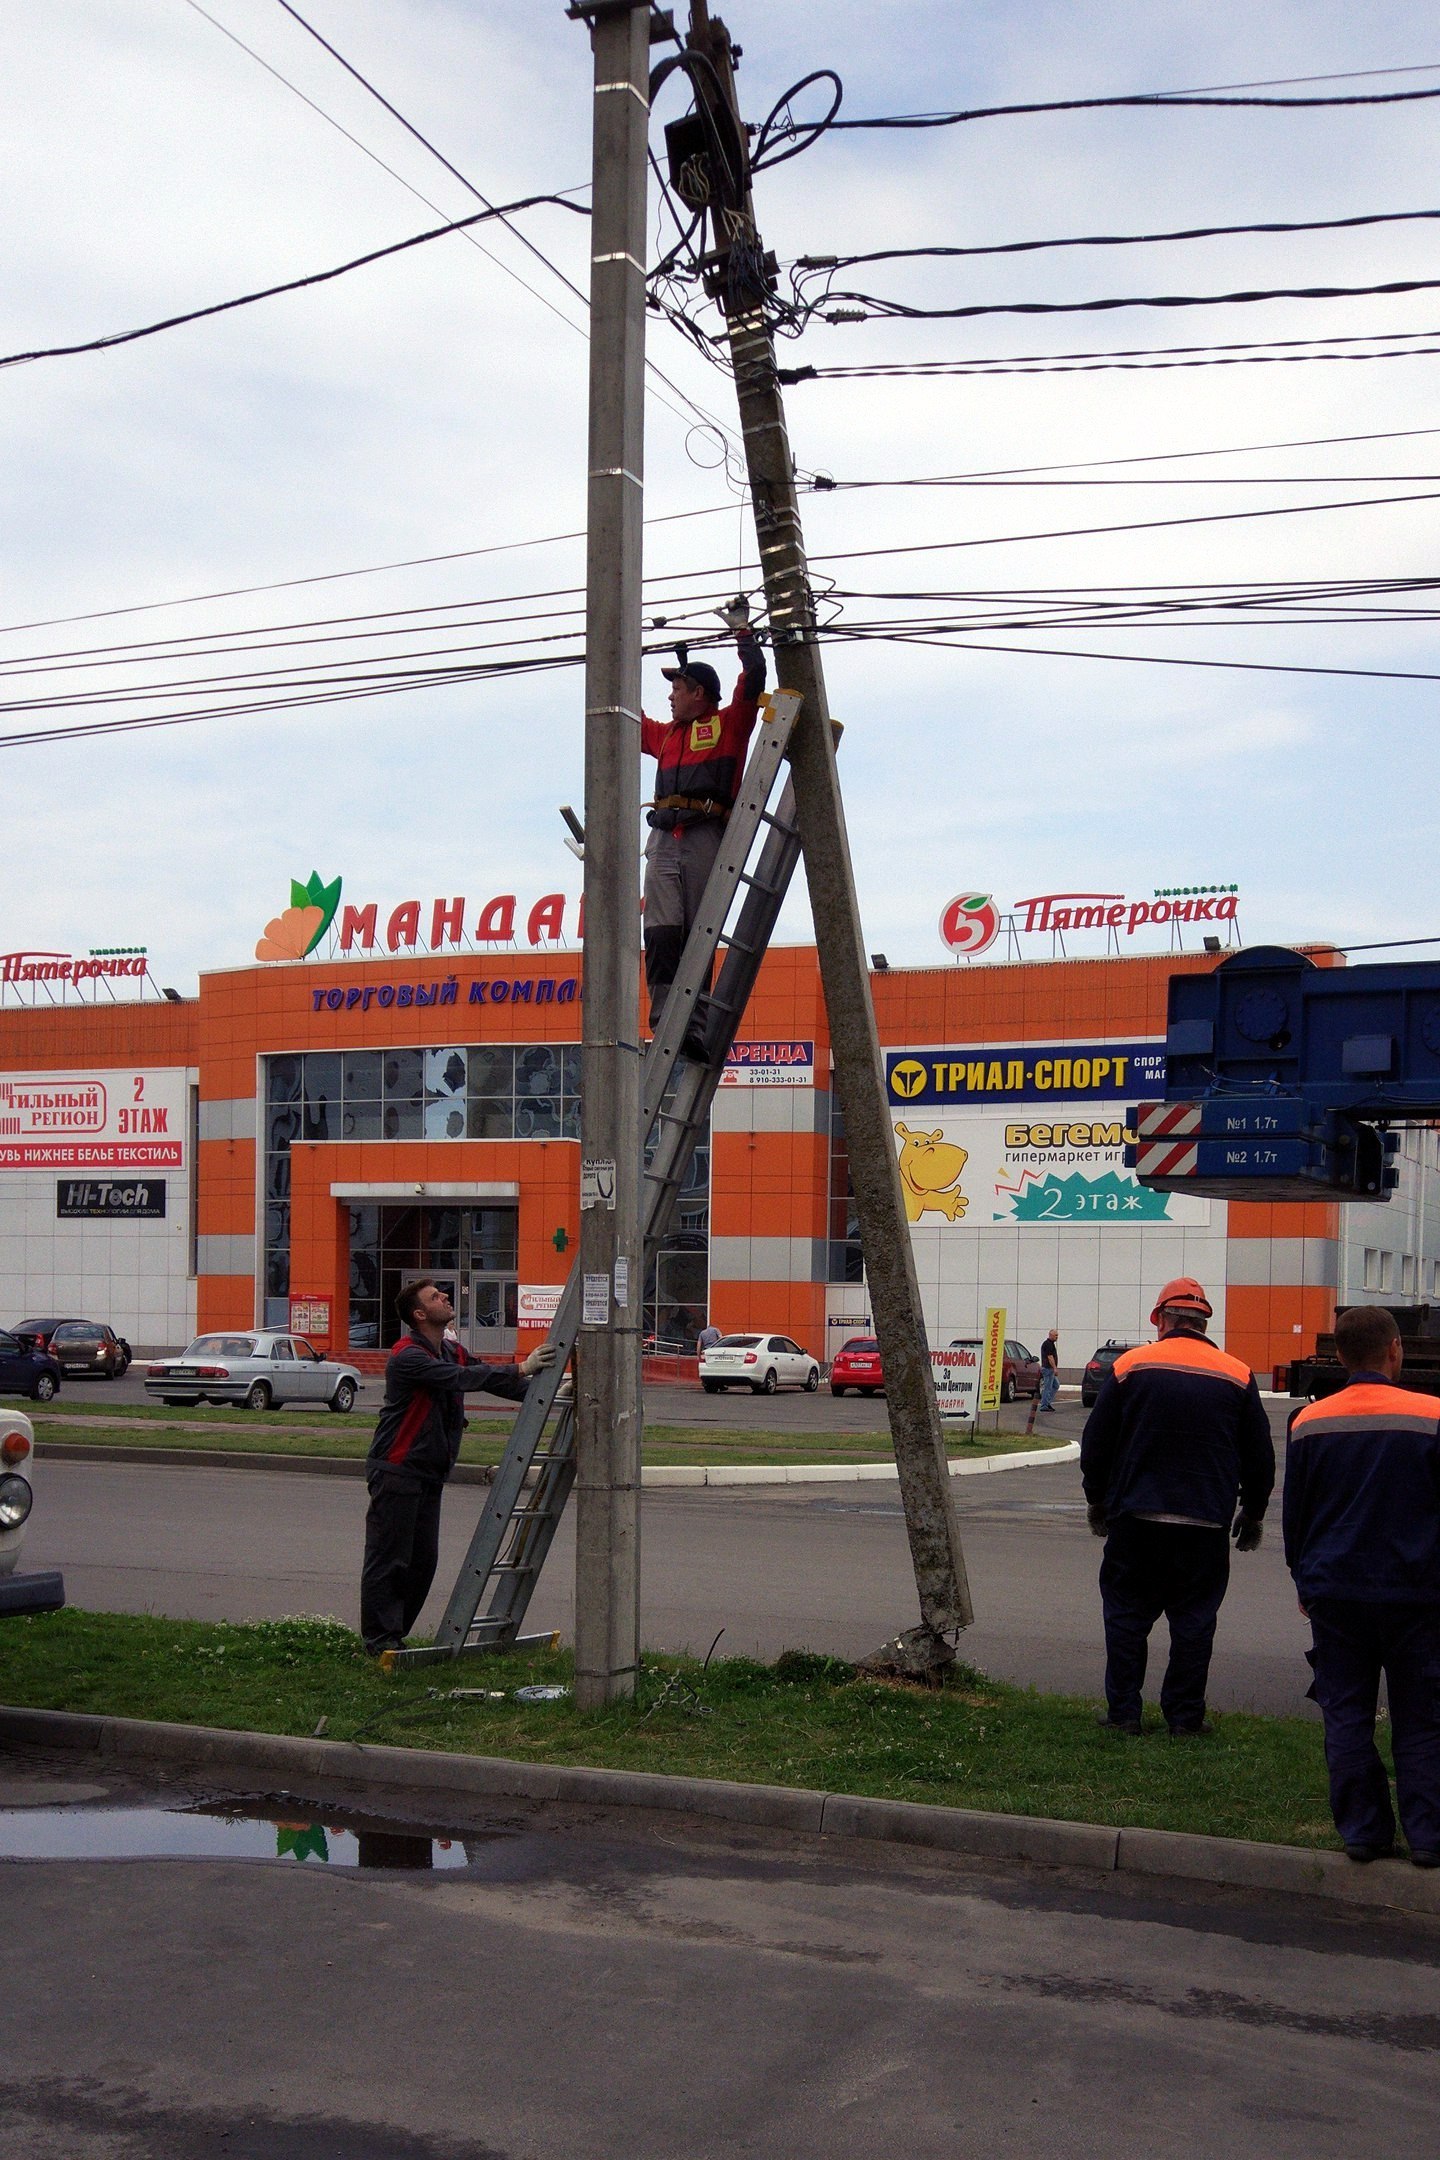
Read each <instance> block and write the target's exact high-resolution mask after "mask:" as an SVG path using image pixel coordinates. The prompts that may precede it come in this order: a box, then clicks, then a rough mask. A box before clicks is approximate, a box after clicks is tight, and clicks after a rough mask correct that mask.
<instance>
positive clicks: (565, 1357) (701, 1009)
mask: <svg viewBox="0 0 1440 2160" xmlns="http://www.w3.org/2000/svg"><path fill="white" fill-rule="evenodd" d="M800 702H801V701H800V697H799V694H798V692H796V691H793V690H775V691H772V692H771V693H770V695H769V696H768V697H767V698H765V699H764V701H763V703H762V707H761V711H762V726H761V731H760V737H759V740H758V742H757V743H756V746H755V749H754V751H753V753H752V755H751V757H750V761H749V763H748V765H747V766H746V768H745V777H744V779H743V781H742V783H741V787H740V793H739V796H738V797H737V799H736V803H735V807H734V809H733V810H732V811H731V813H730V818H729V821H728V823H727V825H726V828H725V836H724V839H723V840H722V842H721V846H720V852H719V854H718V855H717V857H716V860H715V867H714V869H713V870H712V872H711V874H710V880H709V883H708V884H707V885H706V887H705V894H704V898H703V900H702V901H701V904H700V912H699V915H698V917H697V918H696V921H695V924H694V927H693V928H692V930H691V932H690V936H689V938H688V939H687V940H686V944H685V950H684V952H683V953H682V955H681V959H680V966H679V969H678V971H677V973H676V976H675V981H674V984H673V986H672V988H671V992H670V996H669V998H668V999H667V1000H666V1004H665V1010H664V1012H663V1013H662V1014H661V1017H660V1025H659V1027H658V1028H657V1029H656V1031H655V1035H654V1039H653V1040H652V1042H651V1044H650V1047H649V1049H648V1050H647V1051H646V1053H645V1064H644V1068H643V1072H642V1076H641V1123H642V1129H643V1131H644V1133H645V1135H646V1136H647V1138H648V1139H649V1140H650V1141H652V1142H653V1146H652V1149H651V1157H650V1161H649V1162H648V1164H647V1165H646V1167H645V1173H644V1186H643V1190H642V1196H641V1228H642V1233H643V1238H644V1255H645V1257H644V1263H643V1267H644V1272H645V1274H646V1275H648V1272H649V1268H650V1264H651V1262H652V1260H653V1259H654V1257H655V1253H656V1250H657V1248H658V1246H659V1243H660V1240H661V1239H662V1238H663V1237H664V1236H665V1233H666V1231H667V1230H668V1229H669V1227H670V1221H671V1217H672V1215H673V1214H674V1211H675V1203H676V1201H677V1199H678V1197H679V1194H680V1191H681V1188H682V1186H683V1184H684V1182H685V1178H686V1175H687V1173H688V1171H689V1168H690V1163H691V1159H692V1158H693V1156H694V1153H695V1148H696V1146H697V1144H698V1142H699V1140H700V1138H701V1135H702V1134H703V1133H704V1131H705V1128H706V1124H707V1122H708V1119H709V1116H710V1105H711V1103H712V1102H713V1100H714V1097H715V1091H716V1089H717V1088H718V1086H719V1085H720V1078H721V1075H722V1073H723V1072H724V1070H725V1061H726V1059H727V1057H728V1056H729V1053H730V1046H731V1044H732V1043H733V1042H734V1040H735V1031H736V1029H737V1027H738V1026H739V1024H740V1020H741V1018H742V1016H743V1014H744V1011H745V1007H746V1005H747V1004H748V1003H749V999H750V993H751V991H752V990H753V988H754V986H755V979H756V976H757V975H758V974H759V971H760V963H761V961H762V960H763V958H764V956H765V951H766V948H767V946H768V945H769V942H770V938H771V935H772V933H773V931H774V928H775V924H776V921H777V919H778V917H779V914H780V909H781V906H782V905H783V903H784V899H785V895H786V892H787V891H788V890H789V886H790V880H791V878H792V877H793V875H794V872H795V867H796V865H797V863H798V862H799V860H800V835H799V830H798V828H797V826H796V823H795V798H794V790H793V789H792V787H791V785H790V783H789V781H788V780H787V781H786V783H785V787H784V790H783V792H782V794H781V797H780V801H779V804H778V806H777V807H776V808H775V809H774V810H773V811H772V810H771V809H770V807H769V805H770V798H771V795H772V794H773V793H774V790H775V784H776V781H777V779H778V778H779V774H780V768H781V766H782V764H783V763H784V760H785V754H786V751H787V749H788V747H789V742H790V736H791V732H792V730H793V728H794V726H795V722H796V719H797V717H798V715H799V711H800ZM752 857H754V860H753V862H752ZM741 892H743V894H744V898H743V900H742V901H741V904H740V909H739V913H738V915H737V916H736V919H735V924H734V928H733V929H731V930H728V931H727V929H726V927H725V925H726V922H727V920H728V919H729V916H730V911H731V908H732V906H733V905H734V902H735V899H736V896H737V894H740V893H741ZM717 952H723V954H724V958H723V960H722V962H721V965H720V972H719V976H718V978H717V980H716V983H715V986H714V989H713V990H711V991H710V992H709V993H708V994H707V992H706V984H707V983H708V982H709V979H710V971H711V967H712V964H713V962H714V959H715V956H716V954H717ZM692 1019H693V1020H694V1022H695V1025H696V1027H697V1029H698V1030H699V1032H700V1035H701V1039H702V1041H703V1042H704V1045H705V1058H704V1061H703V1062H696V1061H693V1060H691V1059H681V1057H680V1045H681V1043H682V1042H683V1041H684V1040H685V1036H686V1033H687V1030H688V1029H689V1027H690V1024H691V1021H692ZM672 1083H673V1085H672ZM580 1294H581V1292H580V1263H579V1260H578V1258H577V1260H576V1262H575V1265H574V1266H573V1267H572V1269H571V1271H570V1277H569V1280H568V1281H567V1283H566V1285H565V1288H564V1291H563V1292H562V1294H561V1299H560V1306H559V1310H558V1312H557V1314H556V1316H555V1320H554V1323H553V1324H552V1326H551V1329H550V1335H549V1340H550V1341H551V1342H552V1343H553V1344H554V1345H555V1348H556V1350H557V1351H558V1353H559V1355H558V1356H557V1358H556V1360H555V1363H554V1364H553V1365H552V1366H551V1367H550V1368H549V1370H548V1371H546V1372H542V1373H537V1374H536V1376H535V1378H534V1379H533V1380H532V1381H531V1383H530V1386H529V1389H528V1391H527V1393H526V1396H525V1400H524V1402H523V1403H522V1405H521V1407H520V1410H519V1413H518V1415H517V1416H516V1419H515V1424H514V1427H513V1428H512V1431H511V1435H510V1439H509V1441H508V1443H507V1445H506V1448H505V1452H504V1455H503V1456H502V1457H501V1460H500V1464H499V1467H498V1468H497V1470H496V1472H495V1476H494V1479H493V1481H492V1483H491V1485H490V1489H489V1492H488V1495H487V1497H486V1501H485V1506H484V1509H483V1510H482V1512H481V1516H480V1520H479V1523H478V1524H477V1525H476V1529H475V1534H474V1536H473V1537H472V1538H471V1540H470V1547H469V1550H468V1552H467V1553H466V1555H465V1559H464V1561H463V1563H462V1565H461V1568H460V1573H459V1575H458V1577H457V1579H456V1583H455V1588H454V1589H453V1591H452V1592H451V1594H450V1602H449V1604H448V1605H447V1606H446V1608H445V1616H444V1618H443V1620H442V1621H441V1623H440V1626H439V1628H438V1630H437V1631H436V1635H435V1641H434V1643H433V1645H432V1646H430V1647H429V1648H427V1649H420V1650H401V1651H398V1652H397V1653H396V1663H397V1664H406V1665H423V1664H431V1663H434V1662H437V1661H438V1660H440V1659H442V1658H453V1657H460V1656H463V1655H465V1654H467V1653H470V1652H476V1651H482V1650H502V1649H511V1648H515V1647H517V1646H524V1645H527V1644H532V1643H542V1642H548V1641H549V1640H550V1637H549V1636H548V1635H531V1636H524V1635H521V1634H520V1626H521V1623H522V1622H523V1620H524V1618H525V1612H526V1609H527V1607H528V1606H529V1603H530V1598H531V1595H532V1593H533V1592H534V1589H535V1585H536V1582H537V1581H538V1579H539V1576H540V1570H541V1569H542V1568H543V1566H544V1565H545V1559H546V1555H547V1554H548V1553H549V1550H550V1546H551V1543H552V1541H553V1539H554V1536H555V1532H556V1529H557V1528H558V1526H559V1522H560V1518H561V1516H562V1515H563V1513H564V1512H565V1503H566V1501H567V1500H568V1499H569V1497H570V1488H571V1487H572V1485H573V1484H574V1482H575V1471H576V1460H575V1412H574V1406H573V1404H572V1403H571V1402H570V1401H569V1400H568V1399H566V1400H563V1401H561V1402H559V1403H557V1402H556V1394H557V1391H558V1389H559V1386H560V1381H561V1377H562V1375H563V1373H564V1371H565V1368H566V1366H567V1364H568V1363H569V1360H570V1357H571V1354H572V1352H573V1351H574V1348H575V1342H576V1338H577V1336H578V1334H579V1329H580ZM532 1471H533V1472H534V1473H535V1475H534V1482H533V1483H532V1484H530V1485H528V1487H527V1483H526V1481H527V1479H528V1478H529V1477H530V1474H531V1472H532ZM482 1606H483V1607H484V1610H483V1611H482V1610H481V1608H482Z"/></svg>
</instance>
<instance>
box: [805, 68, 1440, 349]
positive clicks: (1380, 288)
mask: <svg viewBox="0 0 1440 2160" xmlns="http://www.w3.org/2000/svg"><path fill="white" fill-rule="evenodd" d="M1436 95H1437V96H1440V91H1437V92H1436ZM1437 290H1440V278H1393V279H1390V280H1388V281H1387V282H1386V283H1385V284H1383V285H1277V286H1271V287H1267V288H1260V289H1256V290H1247V291H1243V292H1228V293H1130V294H1124V295H1119V296H1114V297H1110V296H1107V297H1106V298H1104V299H1100V300H987V301H981V302H977V303H974V304H972V305H970V306H967V307H947V308H928V307H916V306H914V305H912V304H911V303H910V302H909V301H905V300H887V299H884V298H883V297H881V296H879V295H877V294H875V293H851V292H831V293H827V294H826V295H825V300H824V301H819V302H814V303H811V304H810V313H811V315H812V316H814V315H819V316H820V318H821V320H822V321H824V322H828V323H839V322H843V323H853V322H865V321H868V320H872V319H873V320H877V321H901V322H966V321H970V320H973V319H974V318H976V317H978V316H982V315H1104V314H1110V313H1113V312H1114V311H1115V310H1116V309H1117V308H1192V307H1244V306H1249V305H1251V304H1253V303H1254V302H1257V301H1262V300H1367V299H1372V298H1374V297H1375V296H1377V295H1386V294H1393V293H1414V292H1435V291H1437ZM832 301H833V302H834V303H836V305H835V306H834V307H829V306H827V304H826V303H828V302H832ZM842 310H843V312H841V311H842ZM857 310H858V312H856V311H857ZM1381 334H1382V335H1383V334H1386V333H1381ZM1402 334H1403V333H1402Z"/></svg>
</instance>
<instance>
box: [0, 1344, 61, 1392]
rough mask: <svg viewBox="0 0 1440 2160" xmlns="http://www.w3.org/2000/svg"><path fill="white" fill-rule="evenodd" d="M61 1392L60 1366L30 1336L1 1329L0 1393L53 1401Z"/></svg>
mask: <svg viewBox="0 0 1440 2160" xmlns="http://www.w3.org/2000/svg"><path fill="white" fill-rule="evenodd" d="M59 1392H60V1367H59V1365H58V1363H57V1362H56V1360H55V1359H54V1358H53V1357H51V1355H50V1353H49V1351H48V1350H42V1349H41V1348H40V1347H39V1345H38V1343H37V1341H36V1338H35V1337H34V1336H33V1335H18V1334H16V1335H12V1334H11V1332H10V1330H9V1329H8V1328H0V1395H29V1396H32V1397H33V1398H34V1400H35V1401H36V1402H53V1401H54V1399H55V1397H56V1396H57V1395H58V1394H59Z"/></svg>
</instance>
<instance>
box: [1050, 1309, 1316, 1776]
mask: <svg viewBox="0 0 1440 2160" xmlns="http://www.w3.org/2000/svg"><path fill="white" fill-rule="evenodd" d="M1210 1311H1211V1308H1210V1300H1209V1299H1208V1298H1207V1297H1206V1295H1205V1292H1204V1290H1203V1289H1202V1287H1201V1285H1200V1284H1199V1283H1198V1282H1196V1281H1195V1279H1194V1277H1193V1276H1189V1275H1182V1276H1179V1277H1177V1278H1176V1280H1175V1281H1174V1282H1168V1283H1166V1285H1165V1287H1164V1289H1163V1290H1162V1291H1161V1292H1160V1295H1159V1296H1158V1297H1157V1298H1156V1300H1155V1309H1154V1311H1153V1312H1152V1313H1151V1315H1150V1319H1151V1323H1152V1325H1154V1326H1155V1327H1157V1328H1158V1329H1159V1331H1160V1340H1159V1341H1158V1342H1153V1343H1142V1344H1141V1345H1140V1347H1139V1348H1138V1349H1136V1350H1127V1351H1126V1352H1125V1353H1124V1355H1123V1356H1122V1357H1118V1358H1116V1360H1115V1363H1114V1365H1113V1366H1112V1367H1111V1369H1110V1373H1109V1376H1108V1378H1107V1379H1106V1380H1105V1381H1104V1383H1103V1384H1102V1386H1101V1389H1100V1393H1099V1395H1098V1396H1097V1397H1096V1400H1095V1407H1094V1409H1093V1410H1092V1411H1091V1413H1090V1416H1089V1419H1088V1421H1087V1423H1086V1426H1085V1431H1084V1434H1083V1436H1082V1438H1081V1441H1080V1477H1081V1482H1082V1484H1083V1486H1084V1488H1085V1499H1086V1502H1087V1506H1088V1513H1089V1517H1090V1528H1091V1529H1092V1530H1093V1531H1094V1533H1095V1535H1096V1536H1097V1537H1103V1538H1104V1539H1105V1557H1104V1559H1103V1560H1102V1562H1101V1563H1100V1600H1101V1604H1102V1607H1103V1609H1104V1614H1105V1703H1106V1707H1105V1709H1104V1710H1103V1711H1102V1712H1101V1713H1100V1723H1101V1724H1102V1725H1108V1726H1109V1727H1110V1728H1111V1730H1112V1731H1116V1732H1122V1733H1129V1734H1132V1735H1137V1734H1138V1733H1139V1731H1140V1690H1141V1686H1142V1684H1143V1682H1144V1679H1145V1659H1146V1651H1147V1647H1148V1644H1149V1639H1150V1630H1151V1629H1152V1628H1153V1627H1154V1625H1155V1623H1156V1621H1157V1620H1158V1619H1159V1618H1160V1615H1161V1613H1164V1615H1165V1617H1166V1619H1167V1620H1168V1621H1169V1623H1170V1663H1169V1665H1168V1667H1167V1668H1166V1673H1165V1678H1164V1681H1163V1682H1162V1684H1161V1688H1160V1708H1161V1711H1162V1713H1163V1715H1164V1718H1165V1723H1166V1724H1167V1725H1168V1726H1169V1728H1170V1732H1171V1734H1172V1736H1173V1737H1174V1738H1176V1739H1183V1738H1187V1737H1189V1736H1191V1735H1193V1734H1200V1733H1208V1732H1209V1731H1210V1727H1209V1725H1208V1724H1207V1723H1206V1719H1205V1683H1206V1680H1207V1679H1208V1677H1209V1672H1210V1652H1211V1650H1212V1648H1213V1647H1214V1642H1215V1623H1216V1620H1217V1619H1218V1617H1219V1613H1220V1606H1221V1603H1222V1601H1223V1599H1224V1596H1225V1591H1226V1588H1227V1586H1228V1584H1229V1580H1230V1547H1229V1543H1228V1540H1227V1533H1229V1531H1230V1527H1231V1520H1230V1519H1231V1517H1232V1516H1235V1515H1236V1503H1237V1501H1238V1503H1239V1514H1238V1516H1236V1520H1235V1525H1234V1537H1235V1544H1236V1547H1237V1549H1238V1550H1239V1551H1240V1552H1254V1550H1255V1548H1256V1547H1257V1546H1258V1544H1259V1543H1260V1538H1261V1525H1262V1520H1263V1518H1264V1514H1265V1509H1266V1506H1267V1504H1268V1502H1269V1499H1270V1493H1271V1489H1272V1487H1273V1486H1274V1483H1275V1446H1274V1442H1273V1441H1272V1440H1271V1438H1270V1421H1269V1419H1268V1418H1267V1417H1266V1415H1265V1405H1264V1404H1263V1403H1262V1402H1261V1400H1260V1391H1259V1389H1258V1388H1257V1387H1256V1385H1255V1375H1254V1374H1253V1373H1252V1372H1251V1370H1250V1368H1249V1366H1248V1365H1244V1364H1242V1363H1241V1361H1240V1359H1239V1358H1235V1357H1230V1356H1229V1355H1228V1354H1227V1353H1226V1352H1225V1351H1224V1350H1222V1349H1221V1348H1220V1347H1219V1345H1218V1344H1217V1343H1212V1342H1211V1341H1210V1339H1209V1337H1208V1336H1207V1335H1206V1333H1205V1323H1206V1321H1207V1320H1208V1319H1209V1318H1210Z"/></svg>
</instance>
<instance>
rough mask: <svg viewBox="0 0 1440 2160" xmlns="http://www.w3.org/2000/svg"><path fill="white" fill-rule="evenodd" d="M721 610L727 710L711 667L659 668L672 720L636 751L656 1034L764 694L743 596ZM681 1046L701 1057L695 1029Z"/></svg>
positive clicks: (647, 731) (699, 663) (645, 723)
mask: <svg viewBox="0 0 1440 2160" xmlns="http://www.w3.org/2000/svg"><path fill="white" fill-rule="evenodd" d="M721 612H722V617H723V620H724V621H725V622H726V623H727V624H728V626H729V627H730V629H732V630H733V631H734V633H735V644H736V648H737V650H738V652H739V654H740V680H739V682H738V683H737V684H736V686H735V694H734V696H733V697H732V698H731V700H730V703H729V704H728V705H726V706H724V707H723V708H722V707H721V704H720V678H719V676H718V675H717V674H716V672H715V670H714V668H712V667H711V666H709V665H708V663H707V662H706V661H704V660H689V659H686V660H683V661H682V663H681V665H680V666H679V667H673V668H662V669H661V673H662V674H663V675H664V676H665V678H666V680H667V681H668V682H669V684H670V718H669V720H668V722H667V721H663V720H648V719H642V720H641V723H640V747H641V749H642V750H643V751H644V752H645V754H646V755H647V756H648V757H653V758H654V759H655V766H656V769H655V799H654V802H653V804H652V806H651V810H650V838H649V840H648V842H647V843H646V847H645V980H646V983H647V985H648V987H649V991H650V1025H651V1027H652V1028H653V1027H658V1026H659V1024H660V1015H661V1013H662V1012H663V1011H664V1009H665V1000H666V998H667V997H668V996H669V994H670V985H671V984H672V983H673V982H674V980H675V974H676V970H677V969H678V968H679V965H680V955H681V953H682V952H683V951H684V950H685V940H686V938H687V937H688V936H689V935H690V926H691V924H692V923H693V922H694V920H695V917H696V915H697V914H698V912H699V909H700V902H701V900H702V898H703V897H704V892H705V887H706V884H707V882H708V881H709V877H710V872H711V871H712V870H713V868H714V867H715V857H716V856H717V855H718V854H719V852H720V839H721V835H722V834H723V832H724V830H725V824H726V820H727V819H728V818H729V815H730V811H731V808H732V806H733V804H734V801H735V797H736V795H737V794H738V793H739V790H740V779H741V775H742V774H743V772H744V770H745V753H746V750H747V748H748V746H749V742H750V736H751V732H752V730H753V728H754V726H755V716H756V714H757V712H758V710H759V704H760V693H761V691H762V690H763V689H764V688H765V655H764V653H763V652H762V650H761V648H760V643H759V640H758V639H757V638H756V635H755V632H754V630H753V629H752V627H751V624H750V608H749V603H748V602H747V601H746V600H745V599H744V597H743V596H737V598H735V599H734V600H732V601H731V602H730V605H729V606H728V607H727V608H725V609H723V610H722V611H721ZM684 1049H685V1055H686V1056H687V1057H689V1056H699V1055H702V1054H703V1046H702V1044H701V1041H700V1037H699V1031H698V1030H697V1029H696V1028H695V1027H694V1026H693V1025H692V1027H691V1028H690V1030H689V1031H688V1033H687V1036H686V1041H685V1046H684Z"/></svg>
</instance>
